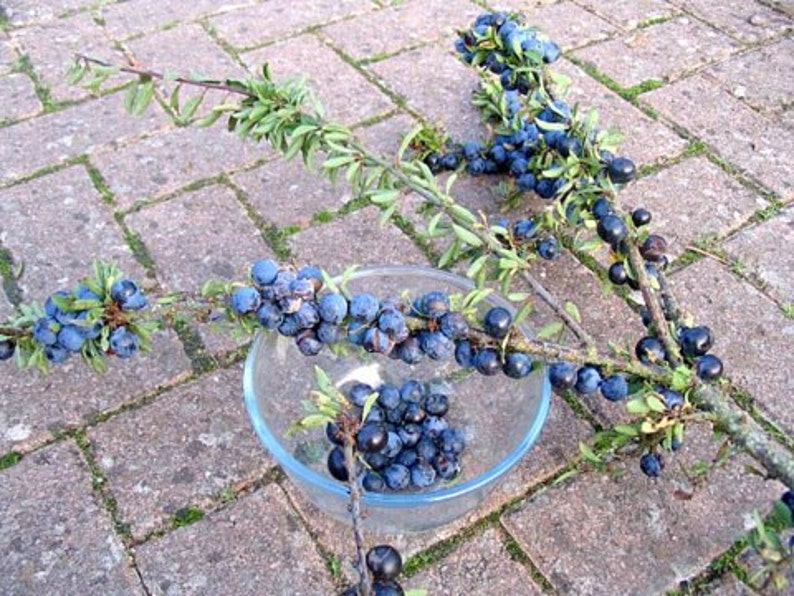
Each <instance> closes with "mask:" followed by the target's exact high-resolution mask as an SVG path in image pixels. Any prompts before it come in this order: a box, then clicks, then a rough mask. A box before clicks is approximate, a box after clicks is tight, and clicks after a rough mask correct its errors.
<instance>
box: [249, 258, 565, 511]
mask: <svg viewBox="0 0 794 596" xmlns="http://www.w3.org/2000/svg"><path fill="white" fill-rule="evenodd" d="M405 274H416V275H422V274H424V275H428V276H430V277H434V278H436V279H439V280H440V281H443V280H446V281H447V282H449V283H453V284H455V285H462V286H465V287H467V288H468V289H469V290H471V289H474V287H475V285H474V283H473V282H472V281H471V280H469V279H467V278H465V277H462V276H460V275H456V274H454V273H449V272H447V271H443V270H441V269H434V268H432V267H425V266H422V265H369V266H366V267H361V268H360V269H357V270H356V271H355V272H354V273H353V274H352V275H351V276H350V277H349V279H350V280H358V279H365V278H367V277H380V276H384V275H405ZM340 279H341V278H340V277H337V278H334V281H335V282H338V281H340ZM488 299H489V300H491V301H492V302H495V303H496V304H498V305H500V306H504V307H506V308H508V309H509V310H510V311H511V312H515V307H514V306H513V305H511V304H510V303H509V302H508V301H507V300H505V299H504V298H502V296H500V295H498V294H491V295H490V296H489V297H488ZM522 330H523V331H524V333H526V334H527V335H531V332H530V330H529V329H527V328H526V327H525V326H523V325H522ZM265 339H266V337H265V332H262V331H259V332H257V335H256V338H255V339H254V342H253V344H252V345H251V348H250V350H249V352H248V356H247V357H246V361H245V369H244V373H243V394H244V398H245V406H246V409H247V410H248V416H249V418H250V419H251V422H252V424H253V426H254V430H255V431H256V433H257V435H258V436H259V440H260V441H261V442H262V444H263V445H264V446H265V448H266V449H267V450H268V451H269V452H270V453H271V455H273V457H274V458H275V459H276V461H277V462H278V464H279V465H281V466H282V467H283V468H284V469H285V472H286V474H287V475H288V476H289V477H291V478H293V479H296V480H297V482H298V484H300V483H305V484H309V485H312V486H314V487H316V488H319V489H320V490H322V491H326V492H328V493H331V494H332V495H334V496H336V497H338V498H343V499H347V498H348V490H347V485H346V484H343V483H341V482H337V481H334V480H331V479H330V478H326V477H324V476H322V475H321V474H319V473H317V472H315V471H314V470H312V469H310V468H308V467H306V466H304V465H303V464H302V463H300V462H299V461H298V460H297V459H295V457H293V456H292V454H290V453H289V452H288V451H287V450H286V449H284V448H283V447H282V446H281V442H280V441H279V440H278V439H277V438H276V436H275V435H274V434H273V433H272V432H271V431H270V428H269V427H268V426H267V424H265V421H264V418H263V416H262V414H261V412H260V410H259V404H258V403H257V398H256V393H255V391H254V368H255V366H254V358H255V354H257V353H258V352H259V349H260V348H261V346H260V344H261V343H262V342H263V341H265ZM540 400H541V401H540V405H539V406H538V414H537V416H536V417H535V419H534V420H533V422H532V424H531V426H530V427H529V429H528V430H527V432H526V434H525V435H524V437H523V439H522V440H521V441H520V442H519V444H518V445H517V446H516V447H515V449H513V450H512V451H511V452H510V453H509V454H508V455H507V457H505V458H504V459H503V460H502V461H500V462H499V463H498V464H497V465H495V466H493V467H492V468H490V469H489V470H488V471H487V472H486V473H484V474H480V475H479V476H477V477H475V478H471V479H469V480H467V481H465V482H461V483H460V484H454V485H452V486H449V487H446V488H442V489H439V490H433V491H427V492H420V493H405V494H400V493H372V492H365V493H364V498H363V502H364V503H365V504H369V505H371V506H377V507H387V508H394V509H397V508H401V507H404V508H413V507H416V506H417V505H422V504H430V503H443V502H444V501H451V500H454V499H456V498H458V497H460V496H462V495H465V494H469V493H472V492H476V491H478V490H480V489H482V488H484V487H487V486H488V485H490V484H491V483H493V482H495V481H496V480H497V479H498V478H500V477H501V476H502V475H503V474H505V473H507V472H508V471H509V470H510V469H511V468H512V467H513V466H514V465H516V464H517V463H518V462H519V461H520V460H521V458H522V457H524V455H525V454H526V453H527V451H529V449H530V448H531V447H532V445H534V444H535V441H537V439H538V437H539V436H540V432H541V430H542V429H543V425H544V424H545V423H546V418H547V417H548V413H549V408H550V406H551V385H550V384H549V381H548V378H547V377H546V376H545V375H544V379H543V388H542V392H541V396H540Z"/></svg>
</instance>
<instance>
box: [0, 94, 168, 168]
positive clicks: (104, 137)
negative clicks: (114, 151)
mask: <svg viewBox="0 0 794 596" xmlns="http://www.w3.org/2000/svg"><path fill="white" fill-rule="evenodd" d="M165 122H166V118H165V116H163V114H162V113H161V111H160V110H155V109H152V110H147V112H146V113H145V114H144V115H143V116H142V117H139V118H133V117H131V116H130V115H129V114H127V113H126V112H125V111H124V103H123V98H122V95H121V94H118V93H114V94H111V95H108V96H106V97H103V98H101V99H96V100H91V101H87V102H85V103H82V104H80V105H77V106H74V107H71V108H67V109H65V110H61V111H58V112H53V113H51V114H46V115H44V116H40V117H38V118H34V119H31V120H26V121H24V122H20V123H18V124H14V125H12V126H9V127H7V128H4V129H3V143H2V144H0V182H8V181H10V180H13V179H16V178H20V177H22V176H24V175H26V174H31V173H33V172H35V171H36V170H39V169H41V168H43V167H45V166H49V165H53V164H56V163H61V162H63V161H65V160H66V159H69V158H70V157H71V158H73V157H77V156H78V155H81V154H83V153H86V152H88V153H91V152H93V151H95V150H96V149H97V148H99V147H102V146H106V145H109V144H112V143H120V142H121V141H123V140H125V139H129V138H131V137H135V136H138V135H140V134H142V133H144V132H148V131H152V130H155V129H157V128H158V127H160V126H162V125H163V124H164V123H165Z"/></svg>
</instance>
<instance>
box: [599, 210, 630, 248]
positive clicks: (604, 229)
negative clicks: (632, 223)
mask: <svg viewBox="0 0 794 596" xmlns="http://www.w3.org/2000/svg"><path fill="white" fill-rule="evenodd" d="M596 231H597V232H598V236H599V237H600V238H601V239H602V240H603V241H604V242H607V243H609V244H610V245H611V246H612V247H613V248H615V247H617V246H618V245H619V244H620V243H621V242H622V241H623V240H625V239H626V237H627V236H628V235H629V228H628V227H627V226H626V222H624V221H623V218H622V217H620V216H619V215H614V214H612V213H609V214H607V215H605V216H604V217H602V218H601V219H600V220H599V221H598V226H597V227H596Z"/></svg>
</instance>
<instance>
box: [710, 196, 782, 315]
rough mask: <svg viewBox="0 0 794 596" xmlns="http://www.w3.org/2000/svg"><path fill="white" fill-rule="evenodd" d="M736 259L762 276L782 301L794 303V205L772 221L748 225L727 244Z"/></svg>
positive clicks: (771, 292)
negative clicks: (791, 248)
mask: <svg viewBox="0 0 794 596" xmlns="http://www.w3.org/2000/svg"><path fill="white" fill-rule="evenodd" d="M723 246H724V247H725V250H726V251H727V252H728V254H729V255H731V256H732V257H733V258H736V259H738V260H739V261H740V262H741V263H743V264H744V265H745V266H747V268H748V269H749V271H750V272H752V273H753V274H756V275H758V276H759V277H760V278H761V279H762V280H763V281H764V282H765V283H766V284H768V286H767V291H768V292H769V293H770V294H772V295H773V296H774V297H775V298H777V299H778V300H780V301H781V302H791V303H794V275H792V271H794V253H793V252H792V251H791V250H788V248H787V247H791V246H794V207H789V208H787V209H784V210H783V211H781V212H780V213H779V214H778V215H776V216H775V217H773V218H772V219H771V220H769V221H767V222H764V223H761V224H758V225H756V226H753V227H750V228H746V229H744V230H742V231H741V232H739V233H738V234H736V235H735V236H733V237H732V238H731V239H729V240H728V241H727V242H725V243H724V245H723Z"/></svg>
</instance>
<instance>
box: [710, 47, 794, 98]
mask: <svg viewBox="0 0 794 596" xmlns="http://www.w3.org/2000/svg"><path fill="white" fill-rule="evenodd" d="M792 69H794V40H792V39H782V40H780V41H779V42H777V43H774V44H772V45H769V46H765V47H762V48H758V49H757V50H754V51H752V52H748V53H746V54H742V55H740V56H737V57H736V58H733V59H731V60H727V61H725V62H721V63H719V64H715V65H714V66H712V67H710V68H708V69H707V70H706V71H705V72H704V74H705V75H706V76H713V77H714V78H716V79H717V80H719V81H720V83H721V84H722V87H723V88H724V89H726V90H727V91H728V92H729V93H731V94H732V95H733V96H734V97H735V98H737V99H741V100H744V101H745V102H747V103H748V104H750V105H751V106H752V107H754V108H756V109H759V110H762V111H767V112H775V111H779V110H781V109H782V108H783V106H785V105H787V104H791V102H792V94H793V93H794V83H792V81H791V72H792Z"/></svg>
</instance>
